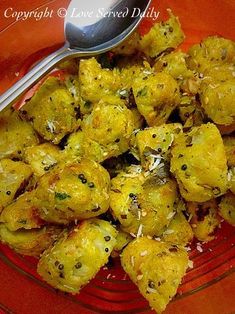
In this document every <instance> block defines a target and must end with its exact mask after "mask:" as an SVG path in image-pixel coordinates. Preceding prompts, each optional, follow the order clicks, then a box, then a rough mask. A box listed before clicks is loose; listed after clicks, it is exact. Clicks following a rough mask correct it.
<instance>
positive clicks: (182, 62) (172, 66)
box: [153, 51, 194, 81]
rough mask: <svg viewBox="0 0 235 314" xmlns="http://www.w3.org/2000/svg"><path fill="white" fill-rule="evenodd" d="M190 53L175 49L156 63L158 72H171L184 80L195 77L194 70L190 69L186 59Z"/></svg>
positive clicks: (155, 67) (180, 79) (155, 68)
mask: <svg viewBox="0 0 235 314" xmlns="http://www.w3.org/2000/svg"><path fill="white" fill-rule="evenodd" d="M187 58H188V55H187V54H186V53H184V52H182V51H176V52H175V51H174V52H171V53H169V54H167V55H163V56H162V57H160V58H159V59H158V60H157V62H156V63H155V64H154V67H153V68H154V70H155V71H156V73H158V72H164V73H167V74H170V75H171V76H172V77H173V78H174V79H176V80H179V81H182V80H185V79H189V78H192V77H194V73H193V71H192V70H190V69H188V66H187V63H186V60H187Z"/></svg>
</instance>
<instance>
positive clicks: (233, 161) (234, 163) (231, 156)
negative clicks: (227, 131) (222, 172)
mask: <svg viewBox="0 0 235 314" xmlns="http://www.w3.org/2000/svg"><path fill="white" fill-rule="evenodd" d="M223 142H224V147H225V152H226V157H227V160H228V166H229V167H235V136H225V137H223Z"/></svg>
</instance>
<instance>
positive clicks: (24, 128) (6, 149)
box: [0, 109, 39, 159]
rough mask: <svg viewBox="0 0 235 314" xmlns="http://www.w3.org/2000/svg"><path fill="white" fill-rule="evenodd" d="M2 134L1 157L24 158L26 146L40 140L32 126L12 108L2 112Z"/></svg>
mask: <svg viewBox="0 0 235 314" xmlns="http://www.w3.org/2000/svg"><path fill="white" fill-rule="evenodd" d="M0 134H1V136H0V159H3V158H18V159H22V154H23V152H24V150H25V148H26V147H29V146H33V145H37V144H38V142H39V140H38V137H37V135H36V133H35V131H34V130H33V128H32V126H31V125H30V124H29V123H27V122H25V121H22V120H21V119H20V118H19V116H18V113H17V112H13V111H12V110H11V109H9V110H5V111H2V112H1V113H0Z"/></svg>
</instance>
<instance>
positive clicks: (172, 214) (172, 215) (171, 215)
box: [166, 212, 176, 220]
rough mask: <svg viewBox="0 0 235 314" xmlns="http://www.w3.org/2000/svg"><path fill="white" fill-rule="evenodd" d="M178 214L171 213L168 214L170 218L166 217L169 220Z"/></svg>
mask: <svg viewBox="0 0 235 314" xmlns="http://www.w3.org/2000/svg"><path fill="white" fill-rule="evenodd" d="M175 214H176V212H171V213H169V214H168V216H167V217H166V219H167V220H170V219H172V218H173V217H174V216H175Z"/></svg>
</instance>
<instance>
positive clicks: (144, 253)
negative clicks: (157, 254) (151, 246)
mask: <svg viewBox="0 0 235 314" xmlns="http://www.w3.org/2000/svg"><path fill="white" fill-rule="evenodd" d="M147 254H148V251H147V250H146V251H143V252H141V253H140V256H141V257H144V256H146V255H147Z"/></svg>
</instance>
